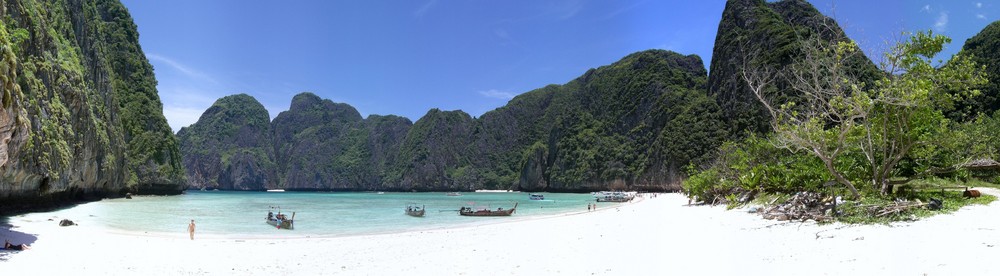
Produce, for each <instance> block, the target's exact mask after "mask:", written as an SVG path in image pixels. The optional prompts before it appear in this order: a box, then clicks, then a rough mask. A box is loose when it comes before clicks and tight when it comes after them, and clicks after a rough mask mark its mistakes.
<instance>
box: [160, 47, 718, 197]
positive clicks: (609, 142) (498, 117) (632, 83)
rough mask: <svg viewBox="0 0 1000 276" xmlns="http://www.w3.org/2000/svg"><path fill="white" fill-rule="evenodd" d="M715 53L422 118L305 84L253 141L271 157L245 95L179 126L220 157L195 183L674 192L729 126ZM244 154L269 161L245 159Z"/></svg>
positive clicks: (631, 62)
mask: <svg viewBox="0 0 1000 276" xmlns="http://www.w3.org/2000/svg"><path fill="white" fill-rule="evenodd" d="M702 64H703V63H702V61H701V59H700V58H699V57H697V56H693V55H691V56H683V55H680V54H677V53H674V52H669V51H663V50H649V51H643V52H638V53H634V54H631V55H628V56H626V57H625V58H623V59H621V60H620V61H618V62H615V63H613V64H611V65H607V66H602V67H600V68H596V69H591V70H588V71H587V72H586V73H584V74H583V75H582V76H580V77H579V78H577V79H575V80H572V81H570V82H569V83H566V84H564V85H549V86H546V87H543V88H540V89H536V90H533V91H529V92H526V93H524V94H522V95H519V96H517V97H515V98H514V99H512V100H511V101H510V102H509V103H508V104H507V105H505V106H503V107H501V108H498V109H496V110H493V111H490V112H487V113H486V114H483V116H481V117H480V118H473V117H472V116H470V115H469V114H466V113H465V112H462V111H442V110H438V109H432V110H430V111H428V112H427V114H426V115H424V116H423V117H421V118H420V119H419V120H417V121H416V122H414V123H411V122H410V121H409V120H408V119H406V118H402V117H397V116H379V115H372V116H369V117H368V118H362V117H361V116H360V114H359V113H358V111H357V110H355V109H354V108H353V107H351V106H349V105H347V104H343V103H333V102H331V101H329V100H322V99H320V98H318V97H317V96H315V95H313V94H311V93H303V94H299V95H297V96H295V97H294V98H293V100H292V104H291V107H290V108H289V110H288V111H285V112H282V113H281V114H278V116H277V117H276V118H275V119H274V120H273V121H272V122H271V123H270V126H269V128H270V133H271V136H270V137H265V138H260V139H256V138H255V139H251V140H254V141H267V140H271V141H273V145H272V148H273V157H271V159H268V158H267V157H268V156H272V155H270V154H272V153H269V151H268V149H266V148H265V147H264V146H262V145H261V143H251V142H246V141H241V140H243V139H245V138H244V137H259V135H261V134H262V133H266V132H267V131H265V130H263V129H264V127H262V126H260V124H257V123H256V122H259V121H260V119H261V118H266V116H267V113H266V111H265V110H263V109H261V108H258V107H259V106H260V104H259V103H256V101H251V100H249V99H247V98H249V96H245V95H238V96H230V97H226V98H223V99H220V100H219V101H218V102H216V104H215V105H213V106H212V107H211V108H209V110H208V111H206V113H205V114H204V115H202V117H201V119H200V120H199V121H198V122H197V123H195V124H193V125H192V126H190V127H186V128H183V129H182V130H181V131H180V132H179V133H178V136H179V137H180V140H181V145H182V146H181V150H182V152H183V153H184V159H185V161H184V163H185V164H188V165H189V166H196V165H195V164H207V163H212V162H215V161H214V160H219V166H201V167H199V168H198V169H191V170H190V172H189V178H190V179H191V181H192V182H191V185H192V188H201V187H208V188H219V189H243V190H260V189H265V188H284V189H291V190H398V191H442V190H474V189H519V190H526V191H543V190H544V191H589V190H602V189H610V188H621V189H624V188H630V189H643V190H671V189H676V188H677V187H678V186H677V183H678V181H679V179H680V176H681V170H682V168H683V167H684V166H685V165H687V164H689V163H690V162H691V161H693V160H698V158H701V157H702V155H703V153H705V152H708V151H710V150H711V149H714V148H715V147H717V146H718V145H719V143H721V139H722V138H723V136H724V132H723V131H724V128H723V127H724V121H723V118H722V117H721V113H720V112H719V109H718V107H717V106H716V103H715V101H714V100H712V99H711V98H709V97H707V96H706V95H705V92H704V91H705V89H706V86H705V83H706V81H707V78H706V77H707V72H706V71H705V69H704V67H703V65H702ZM233 98H239V99H241V100H240V101H239V102H240V104H231V102H233V100H232V99H233ZM233 109H238V110H233ZM247 122H254V127H249V126H247V125H246V124H247ZM227 141H228V143H227ZM239 153H246V154H244V155H243V156H246V157H251V156H254V157H256V158H260V159H262V160H260V161H255V162H251V161H249V160H248V159H240V158H237V159H234V157H233V156H237V155H238V154H239ZM251 153H252V154H251ZM257 153H259V154H257ZM236 160H240V161H238V162H237V161H236ZM269 160H273V161H269ZM247 168H256V169H260V170H263V172H255V170H252V169H247ZM234 173H236V175H234ZM271 175H273V176H274V177H269V176H271ZM262 178H266V180H262ZM234 181H235V182H234ZM260 184H264V186H263V187H261V186H260Z"/></svg>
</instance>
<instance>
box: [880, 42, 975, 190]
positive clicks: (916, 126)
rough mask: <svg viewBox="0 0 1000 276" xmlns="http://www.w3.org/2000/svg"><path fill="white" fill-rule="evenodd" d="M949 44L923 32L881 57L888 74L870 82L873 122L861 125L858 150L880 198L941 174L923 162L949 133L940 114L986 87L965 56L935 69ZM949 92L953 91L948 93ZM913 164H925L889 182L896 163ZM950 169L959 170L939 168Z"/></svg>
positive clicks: (933, 166)
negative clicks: (895, 187)
mask: <svg viewBox="0 0 1000 276" xmlns="http://www.w3.org/2000/svg"><path fill="white" fill-rule="evenodd" d="M949 42H951V39H950V38H948V37H945V36H943V35H934V34H933V33H932V32H930V31H928V32H926V33H924V32H918V33H916V34H913V35H911V36H910V39H909V40H908V41H906V42H903V43H900V44H897V45H896V46H894V47H892V49H891V50H890V51H888V52H887V53H885V56H884V59H883V60H882V61H881V62H880V63H879V67H880V68H881V69H882V70H883V71H885V72H887V73H888V74H887V75H886V76H885V77H883V78H882V79H881V80H878V81H876V82H875V86H874V90H873V95H872V99H871V100H872V102H873V106H872V108H873V111H874V112H872V116H871V117H870V118H868V120H866V121H865V124H864V134H865V136H864V137H863V139H861V140H860V142H861V143H860V147H861V150H862V151H863V152H864V155H865V158H866V159H867V161H868V163H869V165H870V166H871V169H872V170H871V173H872V176H871V182H872V185H873V186H874V187H876V188H878V189H879V191H880V192H881V193H882V194H887V193H890V192H892V188H893V185H896V184H902V183H906V182H908V181H910V180H912V179H914V178H915V177H920V176H923V175H926V174H928V173H934V172H935V171H938V170H940V168H938V167H937V166H935V164H929V163H927V161H928V160H929V159H930V157H931V156H932V155H934V151H933V150H930V151H927V150H925V151H920V152H922V153H923V154H916V155H914V154H911V153H912V152H913V151H914V150H915V149H917V148H921V147H934V145H935V144H939V143H938V142H941V141H935V138H934V137H939V138H938V139H942V138H943V139H947V138H944V137H941V136H940V135H936V134H939V133H942V132H946V131H948V129H949V126H948V125H949V123H950V121H949V120H948V119H947V118H946V117H945V115H944V114H945V112H948V111H951V110H952V109H954V105H955V102H956V101H961V100H964V99H968V98H972V97H975V96H976V95H978V94H979V91H978V90H975V89H973V88H974V87H978V86H981V85H983V84H984V83H985V82H986V77H985V74H984V73H983V72H984V70H983V69H982V68H981V67H979V66H977V65H976V64H975V62H973V61H972V60H971V59H970V58H969V57H967V56H965V55H955V56H953V57H952V59H951V60H950V61H948V63H947V64H946V65H945V66H940V67H934V66H933V62H934V56H935V55H936V54H937V53H939V52H941V49H942V48H943V46H944V44H946V43H949ZM949 91H954V92H951V93H949ZM904 158H912V159H914V160H915V161H916V162H918V163H921V162H922V163H924V164H923V166H921V167H922V170H921V171H918V172H916V173H914V174H913V175H910V176H908V177H905V178H903V179H901V180H892V178H894V177H899V176H900V175H895V174H896V172H895V170H896V168H897V166H898V165H899V162H900V161H901V160H903V159H904ZM938 165H944V166H950V167H952V169H953V168H955V167H956V166H958V165H960V162H959V163H954V164H938Z"/></svg>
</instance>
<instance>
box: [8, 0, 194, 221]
mask: <svg viewBox="0 0 1000 276" xmlns="http://www.w3.org/2000/svg"><path fill="white" fill-rule="evenodd" d="M0 12H2V14H0V17H2V18H3V21H4V22H3V24H2V27H0V29H2V30H0V72H2V73H0V80H2V85H3V87H2V89H0V94H2V95H0V98H2V103H3V104H2V105H0V213H6V212H12V211H26V210H32V209H37V208H48V207H52V206H58V205H64V204H67V203H70V202H78V201H80V200H90V199H93V198H100V197H102V196H121V195H122V194H124V193H125V192H135V193H161V194H178V193H180V192H181V191H182V190H183V189H184V188H185V187H186V185H185V179H184V175H185V173H184V169H183V167H182V165H181V162H180V160H181V155H180V152H179V150H178V148H177V141H176V139H175V137H174V136H173V133H172V132H171V131H170V127H169V126H168V125H167V122H166V119H164V117H163V112H162V105H161V103H160V100H159V96H158V95H157V91H156V79H155V78H154V76H153V67H152V66H151V65H150V64H149V62H148V60H147V59H146V57H145V54H143V52H142V49H141V47H140V46H139V41H138V32H137V31H136V26H135V24H134V23H133V22H132V18H131V16H130V15H129V13H128V11H127V10H126V9H125V7H124V6H123V5H122V4H121V3H119V2H118V1H112V0H99V1H57V2H43V1H35V0H12V1H3V2H2V7H0Z"/></svg>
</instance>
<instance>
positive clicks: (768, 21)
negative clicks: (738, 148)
mask: <svg viewBox="0 0 1000 276" xmlns="http://www.w3.org/2000/svg"><path fill="white" fill-rule="evenodd" d="M816 36H818V37H819V38H820V39H821V40H825V41H847V40H848V38H847V36H846V34H845V33H844V31H843V30H841V29H840V27H839V26H838V25H837V23H836V22H834V21H833V19H830V18H828V17H826V16H824V15H823V14H821V13H820V12H819V11H818V10H816V8H815V7H813V6H812V4H809V3H808V2H806V1H803V0H786V1H778V2H772V3H769V2H766V1H764V0H730V1H727V2H726V8H725V10H723V13H722V20H721V21H720V22H719V29H718V33H717V34H716V37H715V48H714V49H713V51H712V64H711V66H710V70H709V71H710V72H711V75H710V76H709V78H708V79H709V80H708V94H709V95H711V96H712V97H715V99H716V101H718V103H719V106H720V107H721V108H722V112H723V115H724V116H725V118H729V119H728V125H729V130H728V131H729V133H730V135H731V137H737V138H738V137H745V135H746V134H745V132H752V133H765V132H768V131H769V130H770V126H769V125H768V123H767V122H768V120H769V118H768V116H769V115H767V114H766V112H765V111H764V110H763V107H762V106H761V105H759V104H757V99H756V98H754V96H753V93H752V92H750V88H749V86H747V85H746V83H744V81H743V79H742V78H741V76H740V74H739V72H740V69H741V68H743V67H744V66H761V65H765V66H770V67H773V68H781V67H786V66H789V65H791V64H792V63H793V62H795V61H796V60H799V59H801V58H802V57H803V54H804V53H803V52H802V50H801V45H800V44H801V41H805V40H810V39H812V38H814V37H816ZM746 56H754V57H755V58H754V59H753V60H747V59H745V58H744V57H746ZM751 63H753V64H751ZM847 66H849V67H850V68H852V71H853V72H852V73H853V74H855V75H858V76H861V77H862V78H863V79H865V80H866V81H869V82H870V81H874V80H875V79H877V78H878V77H879V75H880V74H881V73H879V72H878V68H876V67H875V65H874V64H872V62H871V61H870V60H869V59H868V58H866V57H864V55H858V56H856V57H853V58H852V59H851V60H849V61H848V63H847ZM772 89H775V90H777V91H778V92H777V93H776V94H777V95H779V97H782V98H788V99H789V100H792V101H794V100H795V97H797V96H796V95H797V93H796V92H795V91H794V89H793V88H792V87H791V83H789V80H787V79H785V78H781V77H779V78H777V79H776V80H775V85H774V86H773V88H772Z"/></svg>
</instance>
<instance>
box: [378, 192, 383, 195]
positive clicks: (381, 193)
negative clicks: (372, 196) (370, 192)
mask: <svg viewBox="0 0 1000 276" xmlns="http://www.w3.org/2000/svg"><path fill="white" fill-rule="evenodd" d="M377 194H380V195H384V194H385V192H378V193H377Z"/></svg>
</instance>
